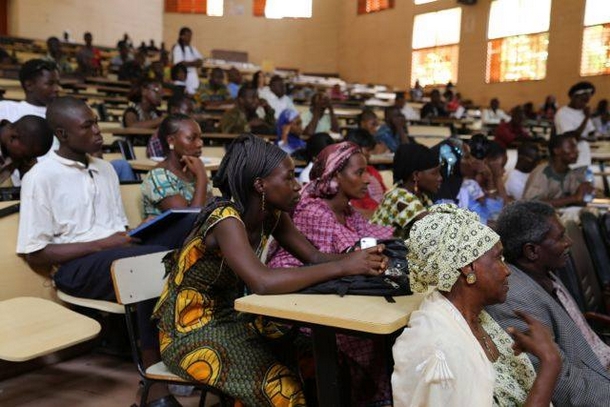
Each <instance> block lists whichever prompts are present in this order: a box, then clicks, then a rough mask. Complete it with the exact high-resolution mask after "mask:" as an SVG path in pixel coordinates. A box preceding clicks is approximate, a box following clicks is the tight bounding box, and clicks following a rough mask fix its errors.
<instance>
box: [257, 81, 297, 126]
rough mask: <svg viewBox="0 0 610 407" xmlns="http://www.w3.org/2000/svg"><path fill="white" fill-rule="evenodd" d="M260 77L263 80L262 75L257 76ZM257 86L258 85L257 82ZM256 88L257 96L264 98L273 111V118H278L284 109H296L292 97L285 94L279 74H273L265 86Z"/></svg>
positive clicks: (284, 87)
mask: <svg viewBox="0 0 610 407" xmlns="http://www.w3.org/2000/svg"><path fill="white" fill-rule="evenodd" d="M261 77H262V78H263V80H264V76H259V78H261ZM255 79H256V78H255ZM257 80H261V79H257ZM254 83H257V82H254ZM257 86H259V85H258V83H257ZM258 89H259V91H258V97H259V98H261V99H265V100H266V101H267V103H269V106H271V107H272V108H273V110H274V111H275V120H278V119H279V117H280V114H281V113H282V112H283V111H284V110H286V109H291V110H296V107H294V103H293V102H292V99H290V97H288V95H286V86H285V85H284V80H283V79H282V77H281V76H278V75H274V76H273V77H272V78H271V80H270V81H269V86H265V87H264V88H262V89H261V88H260V87H259V88H258Z"/></svg>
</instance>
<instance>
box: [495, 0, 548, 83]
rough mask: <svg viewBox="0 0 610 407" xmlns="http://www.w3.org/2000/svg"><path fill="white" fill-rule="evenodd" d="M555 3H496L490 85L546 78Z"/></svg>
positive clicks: (519, 0)
mask: <svg viewBox="0 0 610 407" xmlns="http://www.w3.org/2000/svg"><path fill="white" fill-rule="evenodd" d="M550 19H551V0H536V1H535V2H532V1H529V0H493V1H492V3H491V9H490V12H489V25H488V28H487V38H488V40H489V41H488V43H487V66H486V74H485V80H486V82H487V83H494V82H513V81H527V80H540V79H544V78H545V77H546V61H547V57H548V52H547V50H548V44H549V35H548V30H549V25H550Z"/></svg>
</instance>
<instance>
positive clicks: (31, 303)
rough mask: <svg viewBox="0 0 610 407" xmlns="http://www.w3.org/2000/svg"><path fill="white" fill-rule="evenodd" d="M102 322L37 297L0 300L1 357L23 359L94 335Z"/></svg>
mask: <svg viewBox="0 0 610 407" xmlns="http://www.w3.org/2000/svg"><path fill="white" fill-rule="evenodd" d="M100 329H101V327H100V324H99V323H98V322H97V321H95V320H93V319H91V318H88V317H85V316H83V315H81V314H78V313H76V312H74V311H71V310H69V309H68V308H66V307H63V306H61V305H59V304H57V303H55V302H52V301H49V300H45V299H42V298H36V297H17V298H11V299H9V300H4V301H0V359H4V360H8V361H11V362H23V361H26V360H30V359H34V358H36V357H39V356H43V355H47V354H49V353H53V352H55V351H58V350H61V349H65V348H68V347H70V346H72V345H76V344H78V343H81V342H85V341H87V340H89V339H91V338H94V337H95V336H96V335H97V334H98V333H99V332H100Z"/></svg>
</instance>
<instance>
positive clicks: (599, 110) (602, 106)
mask: <svg viewBox="0 0 610 407" xmlns="http://www.w3.org/2000/svg"><path fill="white" fill-rule="evenodd" d="M606 112H608V99H601V100H600V101H599V102H597V107H596V108H595V111H594V112H593V113H592V114H591V117H592V118H594V117H599V116H601V115H603V114H604V113H606Z"/></svg>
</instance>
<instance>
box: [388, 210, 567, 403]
mask: <svg viewBox="0 0 610 407" xmlns="http://www.w3.org/2000/svg"><path fill="white" fill-rule="evenodd" d="M407 246H408V249H409V254H408V255H407V259H408V261H409V271H410V276H409V278H410V282H411V289H412V290H413V292H428V295H427V296H426V297H425V299H424V300H423V302H422V304H421V305H420V308H419V310H418V311H415V312H413V314H412V315H411V318H410V320H409V328H407V329H405V330H404V331H403V333H402V334H401V335H400V336H399V337H398V339H397V340H396V343H395V344H394V348H393V354H394V361H395V364H394V373H393V374H392V388H393V395H394V406H395V407H400V406H443V407H445V406H449V407H453V406H455V407H458V406H466V405H468V406H481V407H483V406H492V405H494V406H549V404H550V402H551V397H552V395H553V390H554V387H555V383H556V381H557V377H558V375H559V372H560V370H561V356H560V355H559V350H558V349H557V346H556V345H555V343H554V342H553V339H552V338H551V335H550V333H549V331H548V329H547V328H545V327H544V325H542V324H541V323H540V322H538V321H537V320H535V319H534V318H532V317H530V316H528V315H526V314H524V313H521V312H519V311H516V313H517V315H518V316H519V317H521V318H522V319H523V320H524V321H525V322H526V323H527V325H528V328H529V329H528V330H527V331H526V332H519V331H517V330H516V329H514V328H509V329H508V333H507V332H505V331H504V330H502V328H501V327H500V326H499V325H498V323H497V322H495V321H494V320H493V318H491V317H490V316H489V314H488V313H487V312H485V311H484V310H483V307H485V306H486V305H491V304H496V303H501V302H504V301H505V300H506V293H507V292H508V276H509V275H510V270H509V269H508V267H507V266H506V264H504V260H503V257H502V244H501V243H500V237H499V236H498V235H497V234H496V233H495V232H494V231H493V230H491V229H490V228H489V227H487V226H485V225H483V224H481V223H480V221H479V218H478V216H477V215H476V214H475V213H473V212H470V211H468V210H465V209H460V208H458V207H456V206H455V205H453V204H442V205H436V206H433V207H432V208H430V209H429V212H428V214H427V215H425V216H424V217H423V218H422V219H420V220H418V221H416V222H415V224H414V225H413V227H412V229H411V232H410V237H409V240H408V241H407ZM430 287H434V289H433V290H431V291H429V288H430ZM511 337H512V338H511ZM522 352H528V353H531V354H533V355H534V356H536V357H537V358H538V359H539V360H540V368H539V370H538V376H536V372H535V371H534V368H533V366H532V364H531V362H530V360H529V358H528V357H527V356H526V355H525V354H523V353H522Z"/></svg>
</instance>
